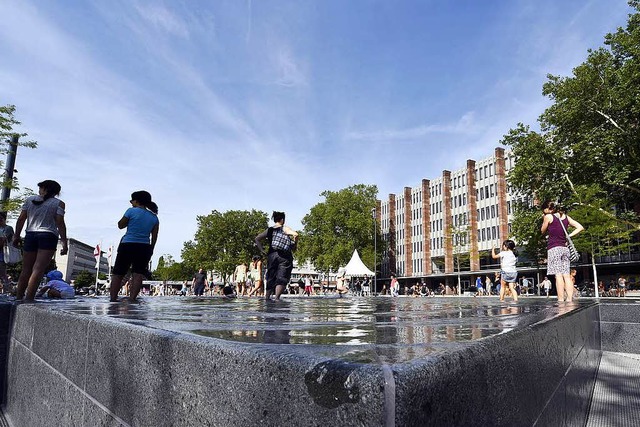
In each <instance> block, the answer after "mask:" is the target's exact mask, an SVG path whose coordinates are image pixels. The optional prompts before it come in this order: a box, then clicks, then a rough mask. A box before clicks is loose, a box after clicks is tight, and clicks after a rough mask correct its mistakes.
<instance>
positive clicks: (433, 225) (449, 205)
mask: <svg viewBox="0 0 640 427" xmlns="http://www.w3.org/2000/svg"><path fill="white" fill-rule="evenodd" d="M513 161H514V160H513V157H512V156H511V155H510V154H509V153H507V152H505V150H504V149H503V148H496V149H495V151H494V154H493V156H491V157H488V158H485V159H483V160H480V161H475V160H467V163H466V166H465V167H463V168H461V169H458V170H455V171H448V170H444V171H442V175H441V176H439V177H436V178H433V179H423V180H422V182H420V183H419V185H417V186H415V187H405V188H404V190H403V191H402V192H401V193H398V194H389V198H388V200H381V201H379V202H378V209H377V210H376V214H377V219H378V221H379V223H380V225H381V230H382V236H383V239H384V240H385V241H386V242H387V243H388V247H389V250H388V252H387V254H386V255H385V256H384V257H383V259H382V262H381V276H382V278H385V277H389V274H390V273H392V272H394V273H396V274H397V275H398V276H399V277H401V278H402V277H404V278H411V277H416V278H427V279H433V278H443V277H444V278H445V279H446V278H447V276H453V275H457V273H456V271H457V268H456V265H455V261H456V259H459V258H461V257H462V254H464V258H465V268H464V270H465V274H466V275H473V273H474V272H478V273H480V272H482V273H481V274H486V273H487V270H495V269H496V265H495V263H494V261H493V260H491V259H490V257H487V256H486V254H487V251H490V250H491V248H492V247H499V246H500V242H501V241H502V240H504V239H506V238H507V237H508V236H509V231H510V220H511V202H512V200H513V199H515V197H516V196H515V195H513V194H511V193H510V192H509V191H508V186H507V182H506V174H507V173H508V171H509V169H511V168H512V167H513ZM483 251H484V252H483ZM483 253H484V254H485V255H484V256H482V254H483ZM467 280H469V278H467Z"/></svg>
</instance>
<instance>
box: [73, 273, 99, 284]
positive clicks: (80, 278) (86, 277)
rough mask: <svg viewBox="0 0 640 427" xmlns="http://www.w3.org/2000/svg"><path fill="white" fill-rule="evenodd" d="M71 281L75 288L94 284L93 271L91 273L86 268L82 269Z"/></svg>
mask: <svg viewBox="0 0 640 427" xmlns="http://www.w3.org/2000/svg"><path fill="white" fill-rule="evenodd" d="M73 283H74V286H75V287H76V288H84V287H90V286H93V285H95V283H96V276H95V274H94V273H91V272H89V271H87V270H82V271H80V272H79V273H78V274H77V275H76V278H75V280H74V282H73Z"/></svg>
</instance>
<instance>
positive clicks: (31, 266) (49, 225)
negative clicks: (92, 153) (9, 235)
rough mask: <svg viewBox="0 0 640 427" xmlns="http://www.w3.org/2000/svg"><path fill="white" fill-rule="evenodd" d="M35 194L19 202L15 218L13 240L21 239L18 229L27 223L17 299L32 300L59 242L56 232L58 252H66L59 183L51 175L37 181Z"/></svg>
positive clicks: (15, 242)
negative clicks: (36, 192)
mask: <svg viewBox="0 0 640 427" xmlns="http://www.w3.org/2000/svg"><path fill="white" fill-rule="evenodd" d="M38 187H39V192H38V195H37V196H31V197H29V198H27V200H26V201H25V202H24V204H23V205H22V211H21V212H20V216H19V217H18V221H17V222H16V233H15V234H14V235H13V244H14V246H17V245H18V244H19V243H20V233H22V229H23V228H24V226H25V223H26V225H27V228H26V233H25V237H24V245H23V247H22V250H23V256H22V272H21V273H20V277H19V278H18V291H17V293H16V298H17V299H19V300H20V299H22V298H24V299H25V300H27V301H32V300H33V298H34V297H35V295H36V291H37V290H38V285H39V284H40V280H42V276H44V272H45V270H46V268H47V265H49V262H50V261H51V258H53V255H54V253H55V252H56V248H57V246H58V236H59V237H60V243H61V244H62V248H61V249H60V255H66V254H67V251H68V247H67V226H66V225H65V222H64V213H65V212H64V210H65V204H64V202H63V201H62V200H60V199H57V198H56V196H57V195H58V194H60V189H61V188H60V184H58V183H57V182H56V181H52V180H50V179H47V180H44V181H42V182H39V183H38Z"/></svg>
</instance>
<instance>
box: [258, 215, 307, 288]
mask: <svg viewBox="0 0 640 427" xmlns="http://www.w3.org/2000/svg"><path fill="white" fill-rule="evenodd" d="M271 218H272V219H273V222H274V223H275V224H274V225H273V226H271V227H269V228H268V229H267V230H266V231H264V232H262V233H260V234H259V235H258V236H256V239H255V243H256V246H257V247H258V249H259V250H260V252H261V253H264V249H263V246H262V242H263V241H265V240H266V241H267V242H268V243H269V252H268V254H267V277H266V280H267V290H266V294H265V299H268V300H269V299H271V296H272V295H274V293H275V297H276V300H279V299H280V295H282V292H284V289H285V287H286V286H287V285H288V284H289V281H290V280H291V271H292V270H293V252H292V251H293V250H294V249H295V246H296V244H297V241H298V233H296V232H295V231H294V230H292V229H291V228H289V227H287V226H286V225H284V221H285V213H284V212H276V211H274V212H273V215H272V216H271Z"/></svg>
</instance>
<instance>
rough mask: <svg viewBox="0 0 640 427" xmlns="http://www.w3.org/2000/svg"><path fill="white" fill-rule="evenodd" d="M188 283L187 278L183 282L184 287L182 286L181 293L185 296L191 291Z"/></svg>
mask: <svg viewBox="0 0 640 427" xmlns="http://www.w3.org/2000/svg"><path fill="white" fill-rule="evenodd" d="M187 283H188V281H187V280H185V281H184V282H182V288H180V295H181V296H183V297H184V296H187V293H188V292H189V288H188V287H187Z"/></svg>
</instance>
